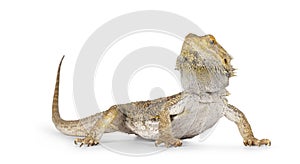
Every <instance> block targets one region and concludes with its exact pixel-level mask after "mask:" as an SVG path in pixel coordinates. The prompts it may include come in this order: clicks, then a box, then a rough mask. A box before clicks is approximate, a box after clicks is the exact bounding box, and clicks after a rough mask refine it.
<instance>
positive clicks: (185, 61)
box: [176, 34, 234, 92]
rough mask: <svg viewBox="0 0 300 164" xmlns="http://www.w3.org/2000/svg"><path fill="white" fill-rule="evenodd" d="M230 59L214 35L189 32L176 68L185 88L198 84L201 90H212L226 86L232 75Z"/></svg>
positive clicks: (232, 69)
mask: <svg viewBox="0 0 300 164" xmlns="http://www.w3.org/2000/svg"><path fill="white" fill-rule="evenodd" d="M231 59H232V58H231V56H230V55H229V54H228V53H227V52H226V51H225V49H224V48H223V47H222V46H221V45H220V44H219V43H218V42H217V41H216V39H215V38H214V36H212V35H205V36H197V35H195V34H189V35H187V36H186V37H185V40H184V43H183V46H182V50H181V54H180V56H178V58H177V62H176V69H177V70H179V71H180V72H181V79H182V84H183V87H184V88H185V89H188V88H193V86H192V85H196V86H197V85H198V86H199V87H201V88H199V87H198V89H200V90H201V91H203V90H204V91H207V92H214V91H217V90H220V89H224V88H225V87H226V86H228V81H229V78H230V77H232V76H234V68H233V67H232V65H231V64H230V62H231ZM192 81H193V82H192ZM200 85H201V86H200Z"/></svg>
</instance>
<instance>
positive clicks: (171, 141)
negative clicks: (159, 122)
mask: <svg viewBox="0 0 300 164" xmlns="http://www.w3.org/2000/svg"><path fill="white" fill-rule="evenodd" d="M162 143H164V144H165V146H166V147H171V146H174V147H177V146H181V145H182V142H181V140H180V139H176V138H172V137H160V138H159V139H158V140H156V141H155V146H158V145H160V144H162Z"/></svg>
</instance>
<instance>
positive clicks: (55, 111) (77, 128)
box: [52, 56, 87, 136]
mask: <svg viewBox="0 0 300 164" xmlns="http://www.w3.org/2000/svg"><path fill="white" fill-rule="evenodd" d="M64 57H65V56H63V57H62V59H61V61H60V63H59V66H58V70H57V76H56V84H55V90H54V96H53V103H52V121H53V123H54V125H55V127H56V128H57V129H58V130H59V131H60V132H62V133H64V134H66V135H72V136H85V135H86V134H87V129H86V127H84V126H83V123H84V122H85V121H84V119H81V120H70V121H66V120H64V119H62V118H61V117H60V114H59V108H58V95H59V78H60V68H61V64H62V61H63V59H64Z"/></svg>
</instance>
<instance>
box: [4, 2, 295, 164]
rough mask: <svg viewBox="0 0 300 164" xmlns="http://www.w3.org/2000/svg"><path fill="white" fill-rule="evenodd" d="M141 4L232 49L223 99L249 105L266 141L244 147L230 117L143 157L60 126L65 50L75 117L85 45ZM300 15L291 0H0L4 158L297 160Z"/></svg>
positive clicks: (67, 95) (66, 95)
mask: <svg viewBox="0 0 300 164" xmlns="http://www.w3.org/2000/svg"><path fill="white" fill-rule="evenodd" d="M146 9H155V10H165V11H169V12H173V13H176V14H178V15H181V16H184V17H186V18H188V19H190V20H191V21H193V22H194V23H196V24H197V25H198V26H200V27H201V28H202V29H203V30H204V31H205V32H206V33H211V34H213V35H214V36H215V37H216V38H217V40H218V42H219V43H220V44H221V45H222V46H223V47H224V48H225V49H226V50H227V51H228V52H229V53H230V54H231V55H232V56H233V57H234V60H233V61H232V64H233V65H234V66H235V67H236V68H238V70H237V75H238V76H237V77H234V78H232V79H231V81H230V87H228V89H229V91H230V92H231V93H232V95H231V96H230V97H229V101H230V102H231V103H233V104H235V105H236V106H238V107H240V108H241V110H242V111H243V112H244V113H245V114H246V116H247V117H248V120H249V121H250V123H251V125H252V128H253V130H254V133H255V134H256V136H257V137H259V138H263V137H268V138H270V139H271V140H272V146H271V147H270V148H267V147H261V148H246V147H244V146H243V145H242V139H241V137H240V136H239V133H238V130H237V128H236V126H235V125H234V124H233V123H231V122H229V121H227V120H226V119H222V120H221V121H220V122H219V124H218V126H217V128H216V130H215V131H214V133H213V134H212V135H211V136H210V138H208V139H207V140H206V141H205V142H201V143H200V142H198V139H197V137H196V138H195V139H193V140H189V141H185V142H184V146H183V147H180V148H171V149H169V150H167V151H164V152H162V153H158V154H155V155H150V156H146V157H129V156H124V155H119V154H116V153H114V152H111V151H108V150H107V149H105V148H103V147H102V146H96V147H92V148H78V147H77V146H74V145H73V143H72V140H73V137H68V136H64V135H62V134H60V133H58V131H57V130H56V129H55V128H54V126H53V124H52V121H51V103H52V95H53V89H54V83H55V76H56V69H57V65H58V62H59V60H60V58H61V56H62V54H66V55H67V57H66V58H65V61H64V64H63V69H62V82H61V92H60V93H61V96H60V109H61V115H62V117H63V118H66V119H75V118H78V116H77V114H76V112H75V109H74V108H75V107H74V102H73V86H72V80H73V71H74V67H75V63H76V59H77V56H78V54H79V51H80V49H81V47H82V45H83V44H84V43H85V41H86V39H87V38H88V37H89V36H90V35H91V34H92V32H94V31H95V30H96V29H97V28H98V27H100V26H101V25H102V24H104V23H105V22H107V21H109V20H111V19H112V18H115V17H117V16H120V15H122V14H125V13H129V12H133V11H138V10H146ZM299 15H300V12H299V5H298V4H297V2H296V1H295V2H293V1H281V2H278V1H257V2H254V1H253V0H252V1H249V2H241V1H209V2H202V1H199V0H197V1H189V0H185V1H183V2H175V1H174V0H172V1H161V0H151V1H149V2H144V1H143V2H142V1H140V0H136V1H131V0H126V1H113V0H111V1H109V2H100V1H99V2H98V1H85V2H82V3H79V2H73V1H64V2H62V1H51V2H41V1H9V2H3V1H1V2H0V70H1V83H0V84H1V85H0V96H1V103H0V108H1V114H0V117H1V119H0V126H1V135H0V136H1V146H0V150H1V163H4V161H6V163H16V162H33V163H38V162H39V163H41V162H43V163H58V162H68V163H82V162H85V163H108V162H115V161H116V162H130V163H144V162H151V163H158V162H165V163H172V162H175V163H183V162H185V163H188V162H189V163H207V162H209V163H217V162H218V163H221V162H222V163H223V162H224V163H241V162H243V163H254V162H292V161H293V163H297V162H299V157H298V158H297V156H296V155H298V154H299V150H298V148H299V146H300V145H299V137H300V136H299V128H298V125H299V115H298V114H299V103H298V102H299V96H298V93H299V91H300V88H299V82H300V80H299V59H300V58H299V55H300V54H299V38H300V32H299V31H298V30H299V29H300V25H299V24H298V23H299ZM120 28H122V27H120ZM178 53H179V52H178ZM82 87H84V86H82ZM98 92H101V91H98ZM111 105H112V104H111ZM153 146H154V145H153Z"/></svg>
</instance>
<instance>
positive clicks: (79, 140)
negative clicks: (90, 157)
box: [74, 136, 99, 147]
mask: <svg viewBox="0 0 300 164" xmlns="http://www.w3.org/2000/svg"><path fill="white" fill-rule="evenodd" d="M74 143H75V144H76V145H77V144H80V145H79V147H81V146H82V145H87V146H88V147H89V146H95V145H98V144H99V142H98V140H96V139H94V138H93V137H91V136H86V137H85V138H76V139H75V140H74Z"/></svg>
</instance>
